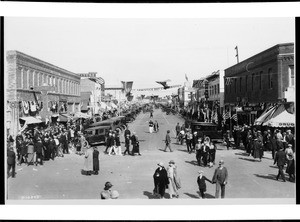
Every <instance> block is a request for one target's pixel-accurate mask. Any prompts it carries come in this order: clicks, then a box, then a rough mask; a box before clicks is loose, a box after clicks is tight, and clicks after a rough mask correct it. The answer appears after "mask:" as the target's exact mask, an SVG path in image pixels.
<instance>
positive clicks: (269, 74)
mask: <svg viewBox="0 0 300 222" xmlns="http://www.w3.org/2000/svg"><path fill="white" fill-rule="evenodd" d="M272 78H273V76H272V69H271V68H270V69H268V82H269V89H273V79H272Z"/></svg>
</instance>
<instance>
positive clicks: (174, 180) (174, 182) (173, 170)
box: [167, 160, 180, 199]
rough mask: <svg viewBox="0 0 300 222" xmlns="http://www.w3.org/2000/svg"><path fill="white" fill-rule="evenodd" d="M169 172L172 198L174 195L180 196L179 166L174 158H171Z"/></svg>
mask: <svg viewBox="0 0 300 222" xmlns="http://www.w3.org/2000/svg"><path fill="white" fill-rule="evenodd" d="M167 173H168V178H169V194H170V199H172V198H173V195H175V196H176V197H177V198H178V197H179V194H178V189H180V186H178V184H179V183H178V182H179V178H178V175H177V166H176V165H175V162H174V160H170V162H169V167H168V169H167Z"/></svg>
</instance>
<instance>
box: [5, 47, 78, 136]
mask: <svg viewBox="0 0 300 222" xmlns="http://www.w3.org/2000/svg"><path fill="white" fill-rule="evenodd" d="M6 60H7V63H6V64H7V66H6V78H5V81H6V83H7V84H6V101H7V103H6V104H7V107H6V108H7V109H6V112H7V115H6V123H7V126H8V127H9V128H8V129H7V130H8V131H9V133H10V134H12V135H16V133H17V132H18V131H19V130H20V118H21V119H22V118H23V119H24V118H25V117H30V116H31V117H37V118H39V119H41V120H42V121H46V122H47V121H50V122H51V121H52V120H54V119H55V118H57V117H58V116H59V114H60V113H65V114H70V113H72V112H77V111H80V76H79V75H77V74H75V73H72V72H70V71H67V70H65V69H62V68H59V67H57V66H54V65H52V64H50V63H47V62H45V61H42V60H40V59H37V58H34V57H32V56H29V55H26V54H24V53H22V52H19V51H7V54H6Z"/></svg>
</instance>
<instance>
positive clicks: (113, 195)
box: [100, 182, 119, 200]
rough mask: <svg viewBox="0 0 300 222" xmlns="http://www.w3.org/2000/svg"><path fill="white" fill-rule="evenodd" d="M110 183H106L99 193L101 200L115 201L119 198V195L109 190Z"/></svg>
mask: <svg viewBox="0 0 300 222" xmlns="http://www.w3.org/2000/svg"><path fill="white" fill-rule="evenodd" d="M112 186H113V185H112V184H111V182H106V183H105V187H104V190H103V191H102V192H101V194H100V196H101V199H103V200H104V199H117V198H118V197H119V193H118V191H116V190H113V191H112V190H111V188H112Z"/></svg>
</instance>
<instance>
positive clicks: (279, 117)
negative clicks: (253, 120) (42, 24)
mask: <svg viewBox="0 0 300 222" xmlns="http://www.w3.org/2000/svg"><path fill="white" fill-rule="evenodd" d="M295 121H296V119H295V115H293V114H291V113H289V112H288V111H286V109H285V108H284V106H283V105H282V106H280V107H279V108H278V109H277V110H276V111H275V113H274V114H273V116H272V118H271V119H269V120H268V121H266V122H265V123H263V125H264V126H270V127H294V126H295Z"/></svg>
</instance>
